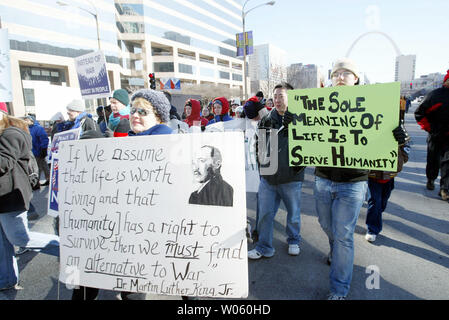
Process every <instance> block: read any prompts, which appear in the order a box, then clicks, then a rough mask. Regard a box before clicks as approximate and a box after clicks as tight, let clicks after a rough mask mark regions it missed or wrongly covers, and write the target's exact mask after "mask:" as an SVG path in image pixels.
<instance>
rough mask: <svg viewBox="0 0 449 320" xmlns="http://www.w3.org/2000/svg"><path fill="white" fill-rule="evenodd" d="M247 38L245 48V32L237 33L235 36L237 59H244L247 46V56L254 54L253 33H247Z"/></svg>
mask: <svg viewBox="0 0 449 320" xmlns="http://www.w3.org/2000/svg"><path fill="white" fill-rule="evenodd" d="M245 36H246V46H245V41H244V39H243V32H242V33H237V34H236V35H235V40H236V46H237V57H243V47H244V46H245V49H246V54H247V55H249V54H253V53H254V44H253V32H252V31H248V32H245Z"/></svg>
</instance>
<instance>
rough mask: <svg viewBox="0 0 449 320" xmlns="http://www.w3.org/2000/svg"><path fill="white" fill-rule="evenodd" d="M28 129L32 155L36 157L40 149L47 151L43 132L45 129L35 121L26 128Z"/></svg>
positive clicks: (45, 135) (46, 140)
mask: <svg viewBox="0 0 449 320" xmlns="http://www.w3.org/2000/svg"><path fill="white" fill-rule="evenodd" d="M28 128H29V129H30V134H31V139H32V142H33V148H32V150H33V154H34V156H35V157H38V156H39V155H40V153H41V150H42V149H45V150H47V148H48V135H47V132H45V129H44V128H43V127H42V126H41V125H40V124H39V122H37V121H34V123H33V124H32V125H31V126H28Z"/></svg>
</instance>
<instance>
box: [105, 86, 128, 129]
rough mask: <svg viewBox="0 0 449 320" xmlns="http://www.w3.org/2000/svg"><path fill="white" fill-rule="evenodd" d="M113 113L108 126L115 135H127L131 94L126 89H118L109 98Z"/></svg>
mask: <svg viewBox="0 0 449 320" xmlns="http://www.w3.org/2000/svg"><path fill="white" fill-rule="evenodd" d="M109 101H110V102H111V110H112V114H111V115H110V116H109V123H108V128H109V129H110V130H111V131H112V132H113V136H114V137H123V136H127V134H128V131H129V129H130V126H129V111H130V108H129V95H128V92H127V91H126V90H125V89H117V90H115V91H114V93H113V94H112V97H110V98H109ZM117 129H118V130H117Z"/></svg>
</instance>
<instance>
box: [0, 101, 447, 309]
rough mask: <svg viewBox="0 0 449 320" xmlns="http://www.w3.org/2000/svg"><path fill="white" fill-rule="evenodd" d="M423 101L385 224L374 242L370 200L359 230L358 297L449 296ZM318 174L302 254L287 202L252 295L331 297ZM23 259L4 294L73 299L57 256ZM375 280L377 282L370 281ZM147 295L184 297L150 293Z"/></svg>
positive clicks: (410, 122)
mask: <svg viewBox="0 0 449 320" xmlns="http://www.w3.org/2000/svg"><path fill="white" fill-rule="evenodd" d="M415 107H416V105H415V104H414V105H413V106H412V108H411V110H410V112H409V113H408V114H407V115H406V127H407V129H408V131H409V133H410V134H411V136H412V139H413V140H412V143H413V145H412V151H411V155H410V159H409V162H408V163H407V164H406V165H405V166H404V169H403V171H402V173H400V174H399V176H398V177H397V178H396V184H395V190H394V191H393V193H392V196H391V198H390V202H389V204H388V206H387V209H386V211H385V213H384V216H383V222H384V226H383V231H382V233H381V234H380V236H379V237H378V239H377V240H376V242H375V243H373V244H371V243H368V242H367V241H366V240H365V239H364V235H365V232H366V226H365V218H366V204H365V206H364V207H363V208H362V211H361V214H360V217H359V220H358V224H357V227H356V233H355V236H354V238H355V239H354V241H355V261H354V275H353V280H352V285H351V290H350V293H349V296H348V299H350V300H365V299H374V300H378V299H386V300H390V299H392V300H393V299H394V300H397V299H449V290H448V288H449V277H448V274H449V272H448V271H449V269H448V268H449V203H447V202H443V201H442V200H440V199H439V197H438V186H439V179H438V180H437V181H435V186H436V189H435V190H434V191H429V190H427V189H426V188H425V184H426V177H425V159H426V133H425V132H423V131H421V130H420V128H419V127H418V125H417V124H416V123H415V121H414V117H413V111H414V109H415ZM313 178H314V175H313V168H307V171H306V181H305V182H304V186H303V194H302V216H301V219H302V227H301V235H302V244H301V253H300V255H299V256H296V257H292V256H289V255H288V254H287V245H286V243H285V231H284V230H285V218H286V212H285V210H283V209H282V210H281V211H280V212H279V213H278V214H277V216H276V221H275V230H274V246H275V248H276V254H275V256H274V257H272V258H269V259H266V258H264V259H261V260H258V261H249V270H248V272H249V297H248V299H250V300H256V299H268V300H270V299H280V300H283V299H286V300H292V299H300V300H303V299H305V300H309V299H319V300H321V299H325V298H326V295H327V293H328V288H329V283H328V273H329V266H328V265H327V264H326V262H325V261H326V255H327V253H328V250H329V245H328V241H327V237H326V236H325V234H324V232H323V231H322V230H321V228H320V226H319V223H318V219H317V214H316V212H315V204H314V199H313ZM47 193H48V188H45V189H44V188H42V189H41V191H40V192H36V193H35V196H34V200H33V203H34V204H35V206H36V208H37V210H38V212H39V213H40V218H39V219H38V220H35V221H31V222H30V228H31V230H32V231H39V232H48V233H52V232H53V228H52V219H53V218H51V217H49V216H47V215H46V206H47ZM254 199H255V195H254V194H250V195H248V197H247V200H248V203H247V206H248V216H249V217H250V219H251V221H252V222H253V223H254V221H255V210H254V209H255V203H254ZM251 248H252V245H251V244H250V245H249V249H251ZM18 262H19V268H20V277H21V280H20V285H21V286H22V287H23V290H19V291H11V290H9V291H4V292H0V300H29V299H32V300H44V299H51V300H57V299H61V300H68V299H70V297H71V291H70V290H68V289H66V287H65V285H64V284H59V283H58V280H57V279H58V261H57V259H56V258H55V257H51V256H47V255H44V254H37V253H33V252H27V253H25V254H23V255H21V256H19V258H18ZM368 266H375V267H374V269H376V270H379V274H380V281H379V283H378V286H376V283H375V281H371V280H370V279H372V274H373V272H372V271H370V270H373V267H371V268H370V269H368V270H367V267H368ZM367 271H368V272H367ZM369 277H371V278H369ZM367 280H368V281H367ZM367 282H368V285H370V284H374V286H375V287H377V288H371V289H369V288H367V286H366V283H367ZM368 287H370V286H368ZM99 298H100V299H102V300H113V299H117V298H116V294H115V293H114V292H110V291H102V292H101V294H100V297H99ZM136 298H139V297H136ZM140 298H142V297H140ZM146 299H151V300H153V299H163V300H166V299H180V297H166V296H154V295H147V296H146Z"/></svg>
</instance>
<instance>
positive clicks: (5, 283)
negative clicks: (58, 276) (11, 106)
mask: <svg viewBox="0 0 449 320" xmlns="http://www.w3.org/2000/svg"><path fill="white" fill-rule="evenodd" d="M30 152H31V136H30V134H29V131H28V125H27V124H26V123H25V121H23V120H21V119H17V118H15V117H12V116H9V115H8V113H7V109H6V105H3V104H0V203H1V206H0V291H2V290H7V289H17V288H18V287H17V284H18V282H19V270H18V269H17V261H16V257H15V254H14V246H18V247H23V248H27V249H33V250H35V251H36V250H38V251H42V252H45V253H48V254H51V255H54V256H58V255H59V238H58V237H57V236H55V235H51V234H44V233H37V232H30V231H29V230H28V218H27V210H28V209H29V206H30V201H31V197H32V190H31V185H30V181H29V178H28V172H27V171H26V170H27V167H28V162H29V161H30V158H29V157H30Z"/></svg>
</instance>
